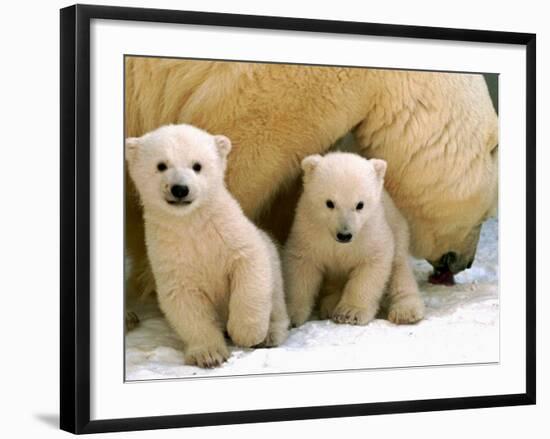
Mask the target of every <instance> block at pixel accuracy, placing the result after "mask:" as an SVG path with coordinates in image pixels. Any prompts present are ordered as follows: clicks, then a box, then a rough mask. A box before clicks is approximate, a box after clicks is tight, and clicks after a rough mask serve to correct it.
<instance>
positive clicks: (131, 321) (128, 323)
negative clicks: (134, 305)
mask: <svg viewBox="0 0 550 439" xmlns="http://www.w3.org/2000/svg"><path fill="white" fill-rule="evenodd" d="M137 325H139V317H138V316H137V314H136V313H135V312H133V311H126V315H125V316H124V326H125V328H126V332H128V331H131V330H132V329H135V328H136V326H137Z"/></svg>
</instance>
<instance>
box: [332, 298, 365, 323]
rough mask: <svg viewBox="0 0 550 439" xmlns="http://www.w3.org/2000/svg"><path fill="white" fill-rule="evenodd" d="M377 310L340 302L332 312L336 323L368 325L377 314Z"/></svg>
mask: <svg viewBox="0 0 550 439" xmlns="http://www.w3.org/2000/svg"><path fill="white" fill-rule="evenodd" d="M375 314H376V310H375V309H371V308H366V307H365V308H360V307H357V306H354V305H349V304H347V303H342V302H340V303H339V304H338V305H337V306H336V308H334V311H333V312H332V320H333V321H334V322H336V323H348V324H350V325H366V324H367V323H369V322H370V321H371V320H372V319H373V318H374V316H375Z"/></svg>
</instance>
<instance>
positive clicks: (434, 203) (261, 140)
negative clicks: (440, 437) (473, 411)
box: [125, 57, 498, 293]
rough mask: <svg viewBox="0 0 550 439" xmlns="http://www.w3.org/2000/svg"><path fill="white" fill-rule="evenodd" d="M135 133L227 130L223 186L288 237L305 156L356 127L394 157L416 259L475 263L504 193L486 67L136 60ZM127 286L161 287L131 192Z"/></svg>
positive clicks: (391, 183) (130, 62)
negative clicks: (455, 70) (448, 257)
mask: <svg viewBox="0 0 550 439" xmlns="http://www.w3.org/2000/svg"><path fill="white" fill-rule="evenodd" d="M125 105H126V133H127V135H128V136H141V135H142V134H144V133H146V132H148V131H150V130H152V129H155V128H157V127H159V126H161V125H164V124H167V123H181V122H185V123H191V124H193V125H196V126H199V127H200V128H203V129H205V130H208V131H209V132H223V133H225V134H226V135H228V136H229V137H230V138H231V140H232V143H233V151H232V153H231V156H230V157H229V161H228V169H227V173H226V182H227V186H228V188H229V190H230V191H231V193H232V194H233V195H234V196H235V198H236V199H237V201H238V202H239V203H240V204H241V206H242V208H243V210H244V212H245V214H246V215H247V216H248V217H249V218H251V219H253V220H255V221H260V222H261V223H263V224H265V225H266V227H268V228H269V229H270V230H271V231H272V232H273V233H274V234H275V235H276V236H277V238H278V239H279V240H281V241H284V240H285V238H286V235H287V233H288V229H289V227H290V224H291V223H292V212H293V211H294V206H295V204H294V203H295V200H296V199H297V198H298V193H297V189H296V188H298V184H297V183H298V181H299V176H300V162H301V160H302V159H303V158H304V157H306V156H307V155H311V154H317V153H324V152H326V151H327V150H328V149H329V148H330V146H331V145H332V144H333V143H334V142H335V141H336V140H337V139H338V138H340V137H342V136H344V135H345V134H346V133H348V132H350V131H352V132H353V133H354V135H355V138H356V141H357V146H356V147H357V148H358V150H360V151H361V153H362V154H363V155H364V156H366V157H369V158H373V157H376V158H381V159H384V160H386V161H387V162H388V170H387V173H386V179H385V181H386V188H387V190H388V191H389V193H390V195H391V196H392V198H393V200H394V201H395V203H396V205H397V206H398V207H399V208H400V210H401V212H402V213H403V214H404V216H405V217H406V218H407V220H408V222H409V224H410V230H411V250H412V252H413V253H414V255H415V256H417V257H420V258H427V259H429V260H431V261H436V260H438V259H439V258H440V257H441V256H442V255H443V254H445V253H447V252H449V251H455V252H456V253H457V254H458V255H459V259H460V260H459V261H458V262H460V264H459V265H457V267H458V268H457V269H461V268H460V267H461V266H462V268H463V267H464V266H466V265H467V262H468V261H469V260H471V258H472V257H473V255H474V253H475V247H476V244H477V238H478V234H479V227H480V224H481V223H482V222H483V220H484V219H485V218H486V217H487V216H488V215H489V214H490V213H491V212H492V210H493V209H494V207H495V205H496V200H497V174H498V170H497V149H496V145H497V143H498V136H497V116H496V114H495V111H494V109H493V107H492V103H491V101H490V98H489V95H488V92H487V87H486V85H485V82H484V79H483V77H482V76H481V75H474V74H472V75H470V74H448V73H429V72H428V73H427V72H407V71H389V70H376V69H361V68H339V67H336V68H335V67H312V66H292V65H275V64H248V63H233V62H210V61H192V60H173V59H170V60H169V59H159V58H138V57H128V58H127V59H126V100H125ZM126 208H127V216H126V218H127V221H126V241H127V244H128V246H127V247H128V254H129V256H130V257H131V259H132V261H133V262H134V263H133V266H134V267H136V269H135V270H132V273H131V276H130V284H129V285H130V286H129V289H131V290H135V291H136V292H141V291H145V292H146V293H147V292H149V291H151V290H152V289H153V288H154V284H153V281H152V277H151V276H150V275H149V274H148V270H147V261H146V259H145V252H144V245H143V239H144V238H143V226H142V224H141V222H142V219H141V213H140V208H139V205H138V203H137V202H136V196H135V195H133V194H132V187H131V184H129V190H128V191H127V205H126Z"/></svg>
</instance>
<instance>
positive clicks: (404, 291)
mask: <svg viewBox="0 0 550 439" xmlns="http://www.w3.org/2000/svg"><path fill="white" fill-rule="evenodd" d="M302 169H303V171H304V177H303V180H304V191H303V194H302V196H301V198H300V200H299V202H298V205H297V207H296V216H295V220H294V223H293V225H292V229H291V232H290V236H289V239H288V242H287V244H286V246H285V251H284V254H283V271H284V277H285V287H286V292H287V303H288V311H289V314H290V319H291V322H292V324H294V325H296V326H299V325H301V324H303V323H304V322H305V321H306V320H307V319H308V318H309V316H310V314H311V312H312V309H313V307H314V305H315V302H316V299H317V297H318V296H320V306H319V310H320V316H321V318H332V320H334V321H335V322H337V323H350V324H355V325H365V324H367V323H368V322H369V321H370V320H372V319H373V318H374V317H375V316H376V314H377V312H378V310H379V308H380V305H381V302H382V299H383V298H384V299H386V300H384V302H387V310H388V319H389V320H391V321H392V322H394V323H412V322H416V321H418V320H420V319H422V317H423V315H424V303H423V301H422V299H421V297H420V294H419V292H418V286H417V284H416V280H415V278H414V275H413V272H412V269H411V267H410V265H409V260H408V247H409V232H408V228H407V223H406V221H405V219H404V218H403V216H402V215H401V214H400V212H399V211H398V210H397V208H396V207H395V205H394V204H393V202H392V200H391V198H390V197H389V196H388V194H387V193H386V191H385V190H384V173H385V171H386V162H385V161H383V160H377V159H371V160H367V159H364V158H362V157H360V156H358V155H356V154H351V153H342V152H333V153H329V154H327V155H325V156H324V157H321V156H320V155H312V156H309V157H306V158H305V159H304V160H303V161H302ZM384 294H385V297H384Z"/></svg>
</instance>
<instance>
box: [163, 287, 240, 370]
mask: <svg viewBox="0 0 550 439" xmlns="http://www.w3.org/2000/svg"><path fill="white" fill-rule="evenodd" d="M158 301H159V305H160V308H161V310H162V311H163V312H164V315H165V316H166V319H167V320H168V323H169V324H170V325H171V326H172V328H174V330H175V331H176V333H177V334H178V335H179V336H180V337H181V339H182V340H183V344H184V355H185V362H186V364H190V365H196V366H199V367H216V366H219V365H220V364H222V363H223V362H224V361H225V360H227V359H228V358H229V351H228V349H227V345H226V343H225V339H224V336H223V331H222V327H221V324H220V322H219V321H218V316H217V313H216V310H215V309H214V307H213V305H212V302H211V301H210V299H209V298H208V297H207V296H206V294H204V292H202V291H200V290H198V289H183V288H182V289H174V290H170V291H167V292H164V291H159V294H158Z"/></svg>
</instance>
